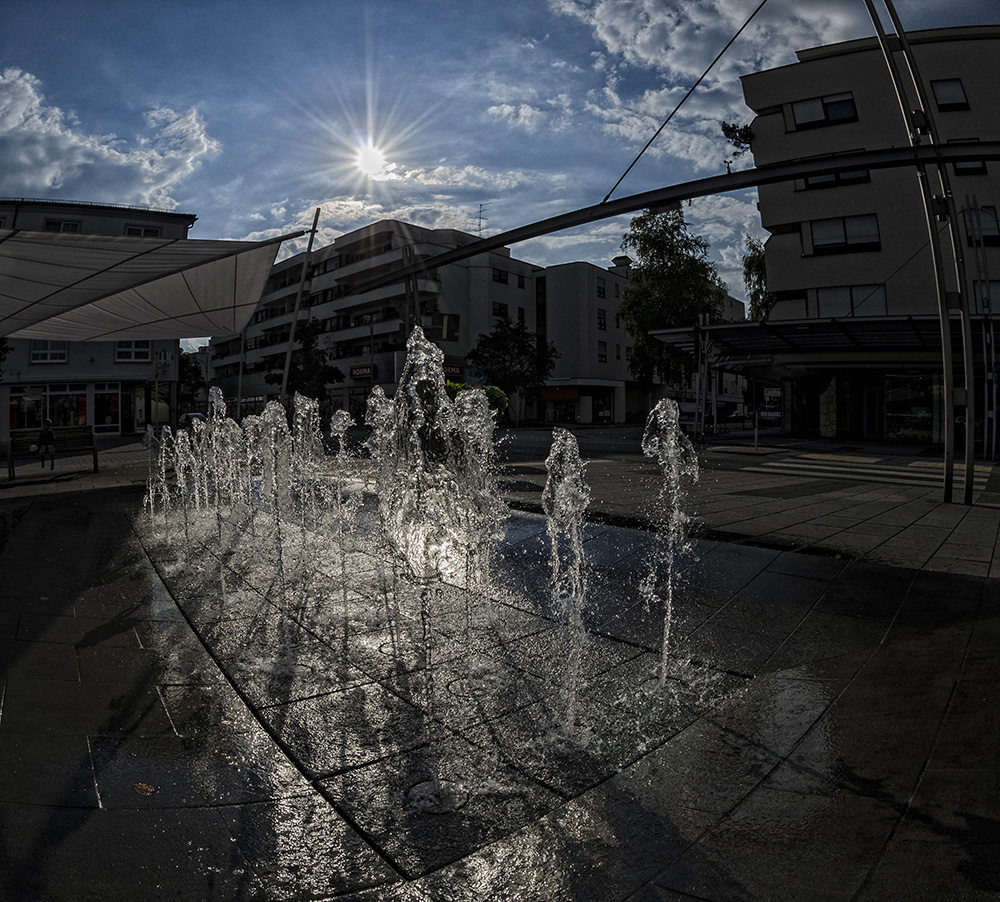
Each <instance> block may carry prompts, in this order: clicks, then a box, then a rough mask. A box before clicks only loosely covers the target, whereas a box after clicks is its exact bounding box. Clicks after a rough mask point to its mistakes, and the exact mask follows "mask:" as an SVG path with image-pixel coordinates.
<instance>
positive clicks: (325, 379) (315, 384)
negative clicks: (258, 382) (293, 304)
mask: <svg viewBox="0 0 1000 902" xmlns="http://www.w3.org/2000/svg"><path fill="white" fill-rule="evenodd" d="M322 334H323V323H322V322H321V321H320V320H318V319H309V320H305V321H304V322H300V323H297V324H296V326H295V338H296V340H297V341H298V342H299V350H298V351H296V352H294V353H293V354H292V364H291V366H290V367H289V370H288V396H289V397H294V395H295V392H298V393H299V394H301V395H305V396H306V397H307V398H313V399H314V400H317V401H319V402H320V403H323V402H325V401H328V400H329V398H328V396H327V389H326V387H327V385H330V384H331V383H334V382H343V381H344V373H343V372H342V371H341V369H340V367H337V366H334V365H333V364H331V363H330V362H329V360H330V350H329V348H325V347H320V344H319V337H320V336H321V335H322ZM283 376H284V371H282V372H280V373H268V374H267V375H266V376H265V377H264V381H265V382H266V383H267V384H268V385H281V382H282V378H283Z"/></svg>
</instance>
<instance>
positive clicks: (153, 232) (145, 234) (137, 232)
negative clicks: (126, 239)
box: [125, 226, 163, 238]
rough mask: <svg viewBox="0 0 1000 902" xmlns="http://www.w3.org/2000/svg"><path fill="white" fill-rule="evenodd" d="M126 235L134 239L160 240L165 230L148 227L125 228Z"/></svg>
mask: <svg viewBox="0 0 1000 902" xmlns="http://www.w3.org/2000/svg"><path fill="white" fill-rule="evenodd" d="M125 234H126V235H129V236H131V237H133V238H159V237H160V235H162V234H163V230H162V229H159V228H150V227H147V226H125Z"/></svg>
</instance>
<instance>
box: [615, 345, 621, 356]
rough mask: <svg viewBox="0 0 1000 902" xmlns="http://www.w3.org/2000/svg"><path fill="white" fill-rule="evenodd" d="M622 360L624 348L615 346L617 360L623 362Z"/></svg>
mask: <svg viewBox="0 0 1000 902" xmlns="http://www.w3.org/2000/svg"><path fill="white" fill-rule="evenodd" d="M621 359H622V346H621V345H615V360H621Z"/></svg>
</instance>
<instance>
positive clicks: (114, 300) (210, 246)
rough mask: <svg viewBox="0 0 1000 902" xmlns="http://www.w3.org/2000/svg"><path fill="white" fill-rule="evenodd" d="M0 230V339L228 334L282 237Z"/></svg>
mask: <svg viewBox="0 0 1000 902" xmlns="http://www.w3.org/2000/svg"><path fill="white" fill-rule="evenodd" d="M302 234H303V233H302V232H295V233H292V234H289V235H283V236H281V237H280V238H273V239H270V240H268V241H209V240H201V239H189V238H184V239H164V238H133V237H125V236H120V237H119V236H108V235H81V234H73V233H62V232H30V231H25V230H22V229H0V337H2V336H6V337H10V338H39V339H49V340H65V341H116V340H121V339H130V338H131V339H135V338H142V339H147V338H148V339H156V338H199V337H202V336H209V335H234V334H236V333H238V332H239V331H241V330H242V329H243V327H244V326H245V325H246V323H247V321H248V320H249V319H250V316H251V315H252V313H253V311H254V309H255V308H256V306H257V303H258V301H259V300H260V296H261V292H262V290H263V288H264V283H265V281H266V279H267V277H268V274H269V273H270V271H271V267H272V265H273V264H274V258H275V256H276V255H277V253H278V248H279V247H280V245H281V242H282V241H286V240H288V239H290V238H297V237H298V236H299V235H302Z"/></svg>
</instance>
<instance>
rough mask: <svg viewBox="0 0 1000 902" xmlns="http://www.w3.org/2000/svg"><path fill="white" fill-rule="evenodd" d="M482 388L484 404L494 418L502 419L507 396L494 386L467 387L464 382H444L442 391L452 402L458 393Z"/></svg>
mask: <svg viewBox="0 0 1000 902" xmlns="http://www.w3.org/2000/svg"><path fill="white" fill-rule="evenodd" d="M477 387H478V388H482V390H483V391H484V392H485V393H486V402H487V403H488V404H489V405H490V410H492V411H493V415H494V416H496V417H502V416H503V415H504V414H505V413H506V412H507V396H506V395H505V394H504V393H503V392H502V391H501V390H500V389H499V388H497V387H496V386H495V385H481V386H475V385H469V384H468V383H466V382H445V384H444V390H445V391H446V392H448V397H449V398H451V400H452V401H454V400H455V398H456V396H457V395H458V393H459V392H460V391H467V390H468V389H470V388H477Z"/></svg>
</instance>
